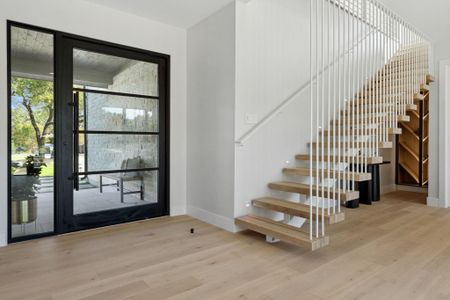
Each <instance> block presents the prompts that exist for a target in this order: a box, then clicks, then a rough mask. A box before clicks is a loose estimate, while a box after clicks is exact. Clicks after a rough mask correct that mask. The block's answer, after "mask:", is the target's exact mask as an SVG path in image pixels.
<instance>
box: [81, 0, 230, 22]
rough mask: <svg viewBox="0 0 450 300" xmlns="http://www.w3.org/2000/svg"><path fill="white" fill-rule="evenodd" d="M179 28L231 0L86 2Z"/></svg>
mask: <svg viewBox="0 0 450 300" xmlns="http://www.w3.org/2000/svg"><path fill="white" fill-rule="evenodd" d="M86 1H89V2H93V3H97V4H100V5H103V6H107V7H110V8H113V9H118V10H121V11H124V12H128V13H131V14H134V15H137V16H141V17H144V18H148V19H152V20H155V21H159V22H162V23H166V24H170V25H174V26H177V27H181V28H189V27H191V26H193V25H195V24H197V23H198V22H200V21H201V20H203V19H205V18H206V17H208V16H210V15H212V14H213V13H215V12H216V11H218V10H220V9H221V8H223V7H225V6H226V5H227V4H229V3H231V2H233V0H133V1H124V0H86Z"/></svg>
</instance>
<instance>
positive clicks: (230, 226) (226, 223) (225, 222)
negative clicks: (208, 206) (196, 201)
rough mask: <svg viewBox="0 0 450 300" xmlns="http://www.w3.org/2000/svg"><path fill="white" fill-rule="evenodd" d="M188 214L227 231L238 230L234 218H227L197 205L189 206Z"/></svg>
mask: <svg viewBox="0 0 450 300" xmlns="http://www.w3.org/2000/svg"><path fill="white" fill-rule="evenodd" d="M187 214H188V215H190V216H191V217H193V218H196V219H199V220H200V221H203V222H206V223H208V224H211V225H214V226H217V227H219V228H222V229H224V230H226V231H229V232H238V230H237V226H236V225H235V224H234V219H231V218H227V217H224V216H221V215H218V214H215V213H212V212H210V211H207V210H204V209H202V208H198V207H195V206H188V207H187Z"/></svg>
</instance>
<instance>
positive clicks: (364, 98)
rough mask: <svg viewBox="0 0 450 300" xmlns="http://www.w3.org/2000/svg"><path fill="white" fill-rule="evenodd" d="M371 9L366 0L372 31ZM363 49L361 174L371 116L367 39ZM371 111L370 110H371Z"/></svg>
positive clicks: (365, 155) (366, 14)
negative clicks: (368, 97)
mask: <svg viewBox="0 0 450 300" xmlns="http://www.w3.org/2000/svg"><path fill="white" fill-rule="evenodd" d="M369 9H370V7H369V5H368V1H367V0H364V12H363V13H364V16H363V17H364V19H365V20H366V23H367V24H369V25H368V26H367V28H368V29H369V31H370V22H371V21H370V13H369V12H368V10H369ZM365 29H366V26H363V30H364V31H365ZM361 49H362V59H363V60H362V64H361V71H362V73H361V76H362V84H361V86H362V89H363V90H362V93H361V98H362V102H361V103H362V105H361V108H362V109H361V113H362V115H363V116H364V121H363V122H362V124H361V126H360V129H359V132H358V134H360V135H361V136H363V137H364V138H363V141H362V146H361V147H362V148H361V154H360V156H361V160H362V164H361V165H360V166H359V169H358V171H359V172H366V164H367V151H366V149H367V124H368V120H369V116H370V114H369V113H367V112H368V109H367V108H368V106H367V105H368V103H367V93H368V91H370V90H368V89H369V82H368V76H367V39H366V41H365V42H364V44H362V45H361ZM369 109H370V108H369Z"/></svg>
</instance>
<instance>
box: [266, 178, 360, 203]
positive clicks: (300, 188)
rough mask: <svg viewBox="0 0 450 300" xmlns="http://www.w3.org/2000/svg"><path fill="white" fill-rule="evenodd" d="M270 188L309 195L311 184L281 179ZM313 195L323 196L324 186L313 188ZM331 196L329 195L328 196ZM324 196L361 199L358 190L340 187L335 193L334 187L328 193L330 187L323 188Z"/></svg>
mask: <svg viewBox="0 0 450 300" xmlns="http://www.w3.org/2000/svg"><path fill="white" fill-rule="evenodd" d="M268 186H269V188H271V189H273V190H278V191H283V192H289V193H297V194H302V195H309V194H310V190H309V184H303V183H297V182H288V181H279V182H271V183H269V185H268ZM312 195H313V196H322V188H320V190H319V191H316V189H315V188H313V190H312ZM328 196H329V197H328ZM323 197H325V198H331V199H335V200H337V199H338V198H340V200H341V201H351V200H356V199H359V192H358V191H345V192H344V191H343V190H340V189H335V192H334V193H333V188H330V193H328V187H324V188H323Z"/></svg>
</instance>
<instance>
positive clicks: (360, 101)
mask: <svg viewBox="0 0 450 300" xmlns="http://www.w3.org/2000/svg"><path fill="white" fill-rule="evenodd" d="M386 96H388V97H397V98H398V95H397V94H385V95H379V96H378V97H382V99H381V101H380V100H379V99H378V104H384V103H386V104H398V105H403V103H402V100H398V99H392V100H393V101H390V100H389V99H386ZM378 97H377V98H378ZM424 98H425V96H424V95H422V94H419V93H415V94H414V96H413V100H414V101H420V100H423V99H424ZM403 99H404V98H403ZM408 99H411V98H410V97H408ZM374 101H375V102H377V99H374V98H370V97H364V98H362V97H359V98H358V99H353V100H351V101H350V106H351V105H352V104H353V105H358V104H367V103H369V104H372V103H373V102H374ZM392 102H394V103H392Z"/></svg>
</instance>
